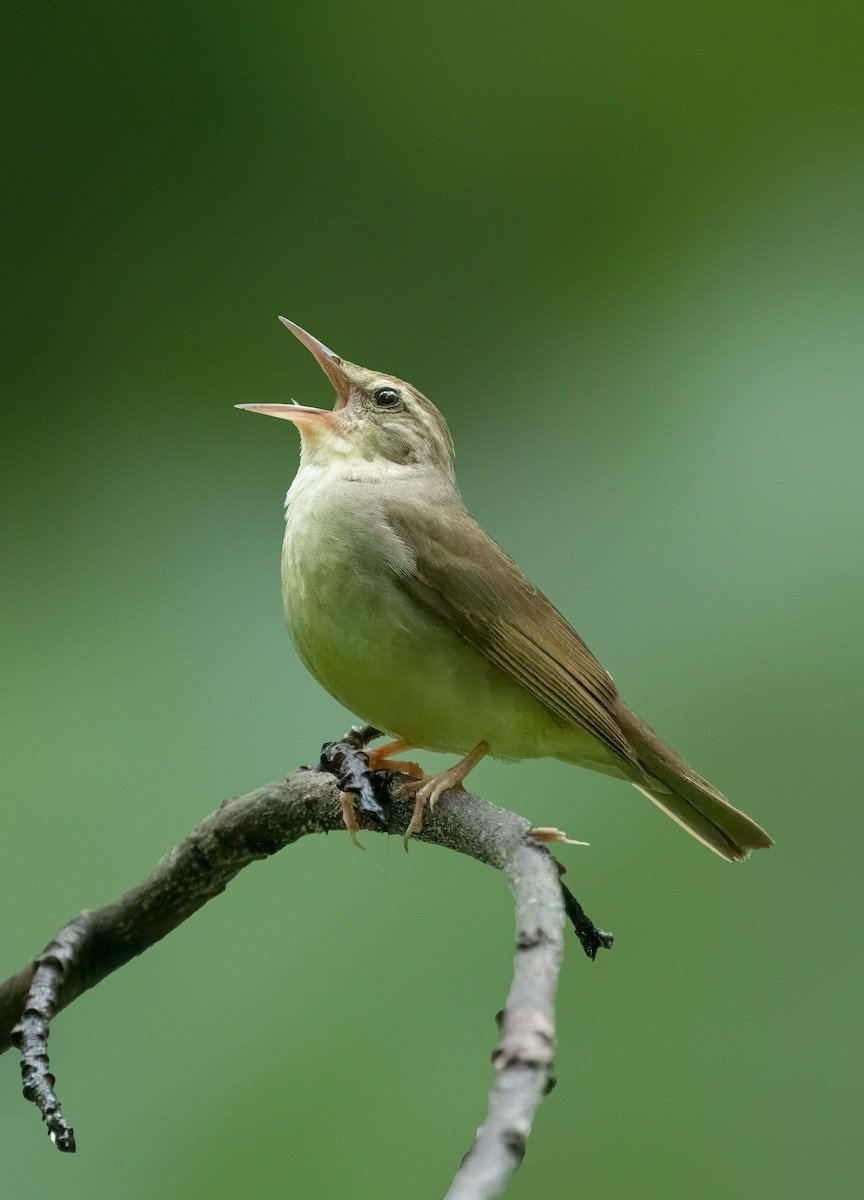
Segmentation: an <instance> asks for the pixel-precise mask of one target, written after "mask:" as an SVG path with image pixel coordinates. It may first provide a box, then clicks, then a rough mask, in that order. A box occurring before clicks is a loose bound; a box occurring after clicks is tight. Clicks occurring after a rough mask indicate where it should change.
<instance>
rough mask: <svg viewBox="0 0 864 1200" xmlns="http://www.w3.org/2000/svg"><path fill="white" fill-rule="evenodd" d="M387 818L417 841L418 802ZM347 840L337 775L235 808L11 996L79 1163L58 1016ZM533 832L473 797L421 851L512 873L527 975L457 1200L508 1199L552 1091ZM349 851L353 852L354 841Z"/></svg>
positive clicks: (462, 800)
mask: <svg viewBox="0 0 864 1200" xmlns="http://www.w3.org/2000/svg"><path fill="white" fill-rule="evenodd" d="M386 807H387V814H386V815H387V819H388V822H389V824H388V832H389V833H393V834H398V835H401V834H403V833H404V831H405V829H406V827H407V825H408V821H409V820H410V816H411V811H412V808H413V801H412V800H411V799H405V800H401V799H399V798H398V797H397V798H395V799H391V801H390V803H389V804H387V806H386ZM357 818H358V822H359V824H360V826H361V828H363V829H366V830H369V831H372V832H378V833H380V832H382V829H381V823H380V820H379V819H378V818H376V816H375V814H374V813H369V812H364V811H362V809H361V810H359V811H358V812H357ZM338 830H343V831H344V825H343V815H342V806H341V804H340V799H339V788H338V786H337V783H336V781H335V779H334V778H333V776H332V775H328V774H325V773H323V772H321V771H314V770H309V769H306V768H303V769H301V770H298V771H295V772H294V773H293V774H292V775H289V776H288V778H287V779H283V780H278V781H276V782H274V783H270V784H267V785H266V786H265V787H262V788H258V789H257V790H256V791H254V792H250V793H248V794H247V795H245V796H240V797H238V798H236V799H234V800H228V801H226V802H225V803H224V804H223V805H222V806H221V807H220V808H219V809H217V810H216V812H214V813H212V814H211V815H210V816H209V817H207V818H206V820H204V821H202V822H201V824H200V825H198V826H196V828H195V829H193V830H192V832H191V834H190V835H189V837H188V838H186V840H185V841H184V842H182V843H181V845H179V846H177V847H176V848H175V849H174V850H172V851H171V853H170V854H168V855H167V856H166V857H165V858H164V859H162V861H161V862H160V863H159V864H158V866H157V867H156V869H155V870H154V871H153V873H152V874H151V875H150V877H149V878H148V879H147V880H146V881H145V882H144V883H142V884H141V885H140V886H139V887H137V888H134V889H133V890H132V891H130V892H126V893H125V894H124V895H123V896H121V897H120V898H119V899H117V900H115V901H113V902H112V903H110V904H106V905H105V906H104V907H102V908H97V909H90V910H85V911H84V912H82V913H81V914H80V916H78V917H76V918H74V920H73V921H71V922H70V923H69V924H68V925H67V926H65V927H64V929H63V930H61V931H60V933H59V934H58V935H57V937H56V938H54V939H53V941H52V942H50V943H49V945H48V946H47V947H46V948H45V950H44V951H43V952H42V954H41V955H39V956H38V957H37V958H35V959H34V960H33V961H32V962H30V963H29V964H28V965H27V966H26V967H24V968H23V969H22V970H21V971H19V972H18V973H17V974H15V975H13V976H11V977H10V978H9V979H7V980H6V982H5V983H4V984H2V985H0V1053H2V1052H3V1051H4V1050H8V1049H9V1048H10V1046H11V1045H13V1044H17V1045H18V1046H19V1049H20V1050H21V1052H22V1059H23V1064H22V1074H23V1076H24V1092H25V1096H27V1098H28V1099H32V1100H34V1101H35V1102H36V1103H37V1104H38V1105H39V1108H40V1110H41V1111H42V1114H43V1117H44V1119H45V1120H46V1123H47V1124H48V1129H49V1132H50V1133H51V1136H52V1139H53V1140H54V1141H55V1143H56V1144H57V1145H58V1147H59V1148H60V1149H65V1150H73V1149H74V1137H73V1135H72V1130H71V1128H69V1126H68V1125H67V1124H66V1122H65V1120H64V1118H63V1117H62V1114H61V1112H60V1106H59V1101H58V1100H57V1097H56V1095H55V1094H54V1090H53V1089H54V1079H53V1077H52V1076H51V1074H50V1073H49V1071H48V1062H47V1049H46V1043H47V1037H48V1030H49V1025H50V1021H51V1018H52V1017H53V1016H54V1014H55V1012H59V1011H60V1010H61V1009H63V1008H65V1007H66V1006H67V1005H69V1004H71V1003H72V1001H73V1000H75V999H77V997H78V996H80V995H81V994H82V993H83V992H85V991H87V990H88V989H89V988H91V987H93V986H95V984H97V983H99V982H100V980H102V979H104V978H105V977H106V976H107V975H109V974H110V973H111V972H112V971H115V970H117V968H118V967H121V966H123V964H124V963H127V962H129V960H130V959H132V958H134V957H135V956H136V955H138V954H141V953H142V952H143V951H145V950H147V949H148V948H149V947H150V946H152V945H154V944H155V943H156V942H158V941H159V940H160V939H161V938H163V937H165V936H166V935H167V934H169V933H170V932H171V931H172V930H173V929H176V928H177V926H178V925H180V924H182V922H183V921H185V920H186V919H187V918H188V917H190V916H192V914H193V913H195V912H197V910H198V909H199V908H201V907H202V906H203V905H204V904H206V903H207V901H208V900H211V899H213V897H214V896H218V895H219V894H220V893H221V892H223V891H224V890H225V888H226V887H227V886H228V884H229V883H230V882H231V880H232V879H233V878H234V877H235V876H236V875H237V874H238V873H239V872H240V871H241V870H243V868H244V867H247V866H248V865H249V864H250V863H252V862H256V861H258V860H260V859H264V858H267V857H268V856H269V855H271V854H275V853H276V852H277V851H279V850H281V849H283V848H284V847H285V846H288V845H291V843H293V842H296V841H298V840H299V839H300V838H301V837H304V836H305V835H306V834H311V833H329V832H334V831H338ZM530 830H531V826H530V823H529V822H528V821H526V820H525V819H524V818H523V817H520V816H518V815H516V814H515V813H512V812H508V811H506V810H505V809H502V808H498V807H496V806H495V805H493V804H489V803H488V802H487V801H485V800H481V799H480V798H479V797H477V796H473V795H470V794H468V793H464V792H459V793H446V794H445V795H444V796H443V797H442V799H441V801H440V802H439V804H438V805H437V806H436V809H435V812H434V815H432V814H429V815H428V817H427V820H426V827H425V828H424V830H423V833H422V835H421V838H420V840H422V841H425V842H429V843H432V844H434V845H438V846H442V847H445V848H446V849H450V850H455V851H457V852H458V853H460V854H465V855H468V856H469V857H471V858H474V859H476V860H477V861H478V862H481V863H486V864H487V865H489V866H491V867H495V868H496V869H498V870H502V871H504V872H505V873H506V874H507V876H508V878H509V881H510V886H511V890H512V892H513V895H514V898H515V902H516V933H517V938H516V947H517V948H516V959H515V974H514V979H513V984H512V987H511V989H510V994H509V996H508V998H507V1003H506V1006H505V1009H504V1012H503V1013H502V1014H501V1020H500V1026H501V1037H500V1042H499V1044H498V1047H497V1049H496V1051H495V1053H494V1056H493V1062H494V1064H495V1072H496V1078H495V1083H494V1085H493V1087H492V1090H491V1092H490V1096H489V1111H488V1116H487V1119H486V1121H485V1122H484V1124H483V1125H482V1126H481V1127H480V1129H479V1130H478V1133H477V1138H476V1140H475V1142H474V1145H473V1146H472V1148H471V1150H469V1152H468V1154H467V1155H466V1156H465V1159H464V1160H463V1162H462V1165H461V1167H460V1169H459V1171H458V1172H457V1175H456V1178H455V1180H454V1182H453V1185H452V1187H451V1190H450V1191H449V1192H448V1197H449V1200H475V1198H478V1200H479V1198H480V1197H493V1196H499V1195H500V1194H501V1192H502V1191H503V1189H504V1187H505V1186H506V1183H507V1181H508V1180H509V1178H510V1176H511V1175H512V1174H513V1172H514V1171H515V1170H516V1168H517V1167H518V1166H519V1163H520V1161H521V1159H522V1156H523V1154H524V1152H525V1144H526V1140H527V1137H528V1134H529V1132H530V1129H531V1123H532V1121H533V1118H534V1115H535V1113H536V1111H537V1108H538V1106H539V1104H540V1101H541V1100H542V1099H543V1096H544V1095H545V1094H546V1093H547V1092H548V1091H549V1089H550V1086H551V1083H552V1076H551V1070H552V1056H553V1053H554V1048H555V1022H554V1000H555V991H556V987H557V983H558V974H559V969H560V963H561V956H562V931H563V923H564V903H565V900H564V896H563V894H562V890H561V886H560V884H559V868H558V864H557V863H556V862H555V860H554V859H553V858H552V856H551V855H550V854H549V853H548V851H547V849H546V847H545V846H543V845H542V844H540V843H539V842H538V841H536V840H535V839H534V838H533V837H531V836H530ZM345 847H346V851H347V850H348V849H349V848H348V846H347V841H346V843H345ZM351 852H352V853H353V851H351ZM589 924H590V923H589ZM592 929H593V927H592ZM577 932H578V927H577ZM594 932H595V933H597V931H594ZM581 936H582V935H581V934H580V937H581ZM599 936H600V938H601V940H600V941H599V942H598V944H599V945H605V944H607V942H605V941H603V940H602V939H603V937H605V935H599ZM583 945H585V942H584V939H583ZM586 950H587V952H588V953H589V954H591V950H590V949H588V947H587V946H586ZM592 957H593V954H592Z"/></svg>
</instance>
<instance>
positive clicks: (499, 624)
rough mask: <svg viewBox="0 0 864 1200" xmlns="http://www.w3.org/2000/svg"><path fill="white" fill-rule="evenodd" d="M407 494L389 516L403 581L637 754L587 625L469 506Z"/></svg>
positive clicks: (543, 692)
mask: <svg viewBox="0 0 864 1200" xmlns="http://www.w3.org/2000/svg"><path fill="white" fill-rule="evenodd" d="M448 509H449V511H450V512H451V513H452V508H450V506H447V507H446V508H445V507H444V506H440V507H439V506H437V505H425V506H424V505H420V504H418V503H417V502H416V501H414V500H413V499H411V500H408V501H407V503H406V497H405V496H404V494H403V495H402V496H401V497H400V503H399V504H398V506H397V505H393V506H392V507H389V511H388V520H389V522H390V524H391V526H392V528H393V529H394V532H396V533H397V534H398V536H399V537H400V539H401V540H402V542H403V544H405V546H406V547H407V549H408V550H409V552H410V557H411V559H412V561H413V563H414V569H413V571H410V572H408V573H407V574H405V575H404V576H403V577H402V579H401V582H402V586H403V587H404V588H405V589H406V591H408V592H409V593H410V594H411V595H412V596H413V597H414V599H415V600H418V601H419V602H420V603H422V604H423V605H425V606H426V607H427V608H429V609H431V610H432V611H433V612H435V613H437V614H438V616H440V617H442V618H443V619H444V620H445V621H447V622H448V623H449V624H450V625H451V626H452V627H453V628H454V629H455V630H456V631H457V632H458V633H459V634H461V636H462V637H464V638H465V639H466V641H468V642H470V643H471V645H472V646H474V647H475V649H477V650H479V651H480V652H481V653H482V654H484V655H485V656H486V657H487V658H488V659H489V660H490V661H491V662H492V663H494V664H495V666H497V667H498V668H500V669H501V670H502V671H505V672H506V673H507V674H508V675H510V676H511V677H512V678H513V679H515V680H516V681H517V682H518V683H520V684H521V685H522V686H523V687H524V688H525V689H526V691H528V692H530V693H531V694H532V695H533V696H534V697H535V698H536V699H537V700H539V701H540V703H541V704H543V705H545V707H546V708H548V709H549V711H550V712H552V713H554V714H555V715H556V716H557V717H559V718H560V719H561V720H563V721H565V722H570V723H572V724H575V725H578V726H581V727H582V728H583V729H585V730H587V731H588V732H589V733H590V734H592V735H593V736H594V737H596V738H597V739H598V740H599V741H601V742H603V743H604V744H605V745H606V746H608V747H609V749H610V750H612V751H613V752H614V753H615V754H617V755H618V756H619V757H621V758H623V759H625V760H626V761H627V762H629V763H632V764H634V765H638V764H637V763H636V756H635V754H634V751H633V748H632V746H631V745H630V743H629V741H628V739H627V737H626V735H625V734H624V731H623V730H622V728H621V726H620V724H619V722H618V719H617V716H616V708H617V705H618V703H619V701H618V691H617V689H616V687H615V684H614V683H613V682H612V678H611V676H610V675H609V674H608V673H607V672H606V671H605V670H604V669H603V667H601V665H600V663H599V662H598V661H597V659H596V658H595V657H594V655H593V654H592V653H591V651H590V650H589V649H588V647H587V646H586V645H585V643H584V642H583V640H582V638H581V637H580V636H579V634H578V633H577V632H576V631H575V629H573V628H572V626H571V625H570V624H569V622H568V621H567V620H566V619H565V618H564V617H563V616H562V615H561V613H560V612H559V611H558V610H557V609H556V608H555V607H554V605H553V604H552V603H551V602H550V601H549V600H547V598H546V597H545V596H544V595H543V593H542V592H540V591H538V589H537V588H535V587H534V585H533V584H532V583H531V581H530V580H529V579H528V578H527V576H525V575H524V574H523V573H522V571H520V570H519V568H518V567H517V566H516V564H515V563H514V562H513V560H512V559H511V558H510V557H509V556H508V555H507V554H506V553H505V552H504V551H503V550H502V549H501V547H500V546H499V545H498V544H497V542H494V541H493V540H492V538H490V537H489V535H488V534H487V533H486V532H485V530H484V529H483V528H482V527H481V526H480V525H478V524H477V522H476V521H474V520H473V518H471V517H470V516H468V514H467V513H465V511H464V509H463V510H462V511H461V513H460V516H459V520H458V522H454V521H453V520H452V518H451V519H449V520H448V519H447V516H445V515H443V514H444V513H446V512H447V511H448Z"/></svg>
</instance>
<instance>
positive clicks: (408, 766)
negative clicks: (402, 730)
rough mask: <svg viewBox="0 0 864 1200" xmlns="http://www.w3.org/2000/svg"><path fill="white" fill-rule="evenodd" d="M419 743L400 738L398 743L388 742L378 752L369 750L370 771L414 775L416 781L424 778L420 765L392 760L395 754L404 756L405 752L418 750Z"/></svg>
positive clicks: (396, 759)
mask: <svg viewBox="0 0 864 1200" xmlns="http://www.w3.org/2000/svg"><path fill="white" fill-rule="evenodd" d="M416 749H417V743H416V742H409V741H407V740H406V739H405V738H400V739H399V741H398V742H388V743H387V745H386V746H379V747H378V749H377V750H367V751H366V754H367V756H368V758H369V770H370V771H396V772H398V773H401V774H402V775H413V776H414V778H415V779H422V778H423V770H422V768H421V766H420V764H419V763H416V762H402V761H401V759H398V758H391V757H390V756H391V755H393V754H402V753H403V752H404V751H405V750H416Z"/></svg>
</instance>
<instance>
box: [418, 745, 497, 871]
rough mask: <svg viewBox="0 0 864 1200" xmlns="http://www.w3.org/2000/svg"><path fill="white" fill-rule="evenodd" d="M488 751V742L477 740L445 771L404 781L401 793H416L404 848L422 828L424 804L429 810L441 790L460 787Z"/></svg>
mask: <svg viewBox="0 0 864 1200" xmlns="http://www.w3.org/2000/svg"><path fill="white" fill-rule="evenodd" d="M488 753H489V743H488V742H478V743H477V745H476V746H475V747H474V749H473V750H472V751H471V753H470V754H466V755H465V757H464V758H462V759H460V760H459V762H458V763H456V764H455V765H454V766H452V767H448V769H447V770H446V771H439V772H438V774H437V775H424V776H423V778H422V779H416V780H415V779H412V780H411V782H410V783H406V784H405V786H404V787H403V788H402V795H403V796H408V795H410V794H411V793H412V792H416V793H417V797H416V799H415V801H414V812H413V813H412V815H411V820H410V822H409V823H408V828H407V829H406V830H405V838H404V842H405V849H406V850H407V849H408V843H409V841H410V840H411V838H412V837H413V836H414V834H415V833H419V832H420V831H421V829H422V828H423V810H424V809H425V807H426V805H427V804H428V805H429V810H430V812H431V810H432V809H433V808H434V807H435V801H436V800H437V799H438V797H439V796H440V795H441V793H442V792H446V791H447V789H448V788H460V789H462V781H463V780H464V779H465V777H466V776H467V775H468V773H469V772H470V771H473V770H474V768H475V767H476V766H477V764H478V763H479V761H480V759H481V758H485V757H486V755H487V754H488Z"/></svg>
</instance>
